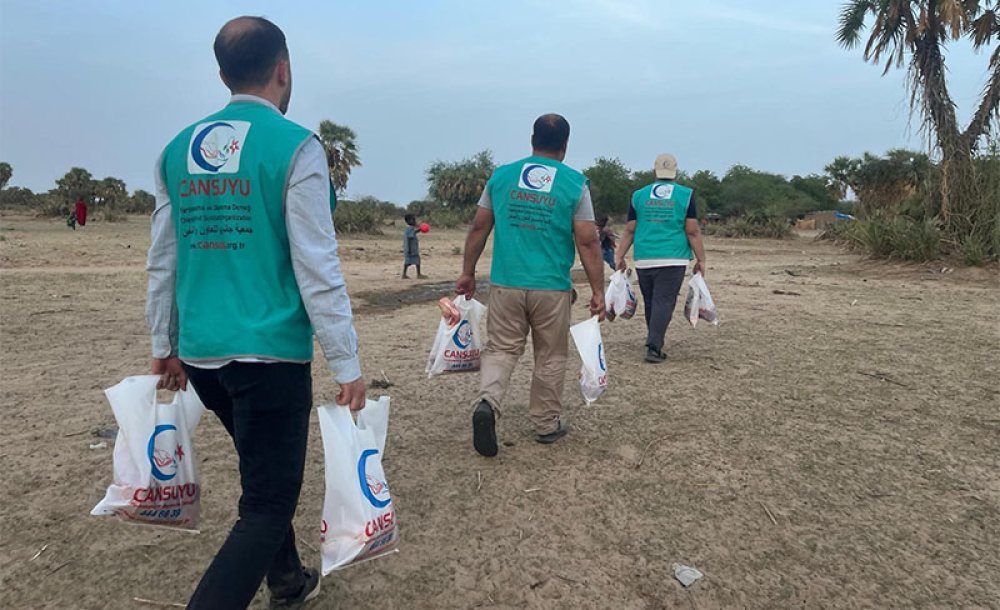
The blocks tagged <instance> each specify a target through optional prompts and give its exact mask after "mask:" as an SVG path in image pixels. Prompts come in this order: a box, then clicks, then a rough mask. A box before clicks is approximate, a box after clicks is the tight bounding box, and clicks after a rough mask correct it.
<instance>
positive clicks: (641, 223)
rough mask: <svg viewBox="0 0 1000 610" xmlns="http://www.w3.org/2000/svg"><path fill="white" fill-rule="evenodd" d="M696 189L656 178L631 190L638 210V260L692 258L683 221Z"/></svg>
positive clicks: (636, 246)
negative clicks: (652, 181) (651, 182)
mask: <svg viewBox="0 0 1000 610" xmlns="http://www.w3.org/2000/svg"><path fill="white" fill-rule="evenodd" d="M693 192H694V191H692V190H691V189H689V188H688V187H686V186H681V185H680V184H677V183H676V182H671V181H668V180H657V181H656V182H654V183H653V184H650V185H649V186H645V187H643V188H641V189H639V190H638V191H636V192H634V193H632V207H633V208H634V209H635V254H634V256H635V260H637V261H641V260H654V259H668V258H674V259H679V258H682V259H684V260H690V259H691V244H689V243H688V238H687V232H686V231H685V230H684V223H685V221H686V220H687V210H688V204H690V203H691V194H692V193H693Z"/></svg>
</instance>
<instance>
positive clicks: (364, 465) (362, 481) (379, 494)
mask: <svg viewBox="0 0 1000 610" xmlns="http://www.w3.org/2000/svg"><path fill="white" fill-rule="evenodd" d="M376 455H378V449H365V450H364V451H362V452H361V457H360V458H358V485H359V486H360V487H361V494H362V495H364V497H365V498H366V499H367V500H368V501H369V502H370V503H371V505H372V506H374V507H375V508H385V507H386V506H389V504H390V503H392V499H391V498H390V497H389V484H388V483H386V482H385V480H384V479H381V478H379V477H376V476H374V475H372V474H369V473H368V459H369V458H371V457H374V456H376Z"/></svg>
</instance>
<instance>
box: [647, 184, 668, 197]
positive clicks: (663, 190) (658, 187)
mask: <svg viewBox="0 0 1000 610" xmlns="http://www.w3.org/2000/svg"><path fill="white" fill-rule="evenodd" d="M673 194H674V185H672V184H654V185H653V189H652V191H650V196H651V197H652V198H653V199H670V197H671V196H673Z"/></svg>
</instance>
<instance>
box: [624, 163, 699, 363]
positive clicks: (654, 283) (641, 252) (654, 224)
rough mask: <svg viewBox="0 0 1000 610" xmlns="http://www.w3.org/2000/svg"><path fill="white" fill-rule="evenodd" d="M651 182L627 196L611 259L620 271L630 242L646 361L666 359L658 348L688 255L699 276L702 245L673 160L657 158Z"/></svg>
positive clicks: (692, 205)
mask: <svg viewBox="0 0 1000 610" xmlns="http://www.w3.org/2000/svg"><path fill="white" fill-rule="evenodd" d="M653 173H654V174H655V177H656V181H655V182H653V183H652V184H649V185H646V186H644V187H643V188H641V189H639V190H637V191H636V192H635V193H633V194H632V204H631V205H630V206H629V208H628V224H627V225H626V226H625V234H624V235H623V236H622V243H621V247H620V248H619V249H618V252H617V254H616V258H617V261H616V265H615V266H616V267H617V268H618V269H625V267H626V264H625V255H626V254H627V253H628V251H629V249H630V248H631V247H632V243H633V241H634V243H635V254H634V256H633V258H634V259H635V268H636V272H637V274H638V276H639V290H640V291H641V292H642V300H643V303H644V304H645V313H646V362H652V363H659V362H663V361H664V360H666V359H667V355H666V354H665V353H664V351H663V344H664V340H665V337H666V334H667V326H669V325H670V319H671V318H672V317H673V315H674V307H675V306H676V304H677V294H678V293H679V292H680V289H681V285H682V284H683V283H684V273H685V272H686V271H687V266H688V262H689V261H690V260H691V255H692V253H694V256H695V257H696V258H697V262H696V263H695V265H694V273H701V274H702V275H704V274H705V246H704V244H703V243H702V239H701V230H700V229H699V228H698V209H697V206H696V205H695V199H694V191H693V190H691V189H689V188H688V187H686V186H682V185H680V184H677V183H676V182H675V181H674V180H675V179H676V178H677V159H675V158H674V156H673V155H667V154H664V155H660V156H658V157H657V158H656V161H655V162H654V164H653Z"/></svg>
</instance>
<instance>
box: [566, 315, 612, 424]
mask: <svg viewBox="0 0 1000 610" xmlns="http://www.w3.org/2000/svg"><path fill="white" fill-rule="evenodd" d="M569 332H570V334H571V335H573V342H574V343H576V351H578V352H580V360H582V361H583V365H582V366H581V367H580V390H581V391H582V392H583V399H584V400H586V401H587V404H588V405H589V404H590V403H592V402H594V401H595V400H597V399H598V398H600V396H601V394H603V393H604V390H605V389H607V387H608V365H607V362H606V361H605V359H604V342H603V341H602V340H601V323H600V322H599V321H598V320H597V316H594V317H592V318H590V319H589V320H585V321H583V322H580V323H579V324H574V325H573V326H570V327H569Z"/></svg>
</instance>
